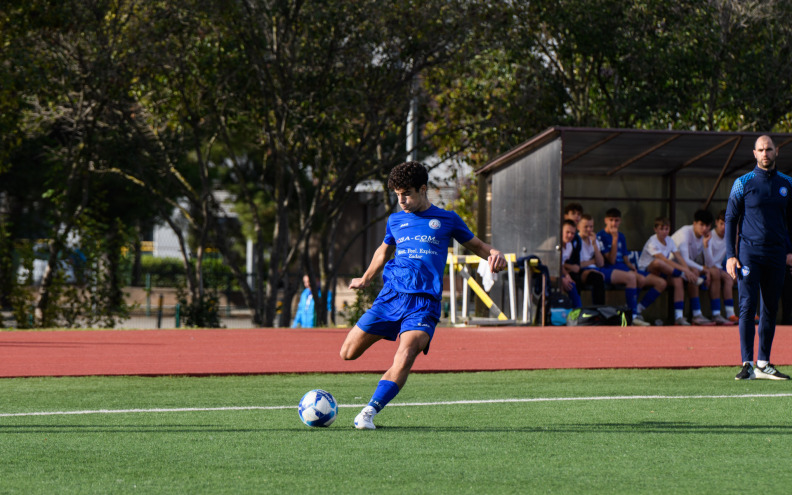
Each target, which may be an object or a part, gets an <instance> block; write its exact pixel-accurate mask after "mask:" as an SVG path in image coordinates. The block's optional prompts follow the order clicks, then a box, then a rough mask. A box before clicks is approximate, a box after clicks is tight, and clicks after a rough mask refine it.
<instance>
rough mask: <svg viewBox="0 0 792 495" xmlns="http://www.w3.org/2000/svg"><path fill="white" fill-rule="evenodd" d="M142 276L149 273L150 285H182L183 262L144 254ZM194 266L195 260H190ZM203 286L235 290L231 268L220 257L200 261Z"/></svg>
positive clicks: (183, 284) (183, 283)
mask: <svg viewBox="0 0 792 495" xmlns="http://www.w3.org/2000/svg"><path fill="white" fill-rule="evenodd" d="M140 263H141V267H142V272H143V274H144V277H145V275H146V274H148V275H150V282H151V286H152V287H184V286H185V285H186V280H185V275H184V263H183V262H182V260H180V259H178V258H156V257H154V256H144V257H143V258H142V259H141V260H140ZM192 263H193V266H195V260H193V261H192ZM202 267H203V280H204V286H205V287H212V288H215V289H218V290H227V289H231V290H237V288H238V286H236V285H235V283H234V281H233V278H232V275H231V269H230V268H229V267H228V265H226V264H225V263H224V262H223V260H222V259H220V258H206V259H204V260H203V263H202Z"/></svg>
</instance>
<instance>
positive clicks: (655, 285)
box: [597, 208, 667, 326]
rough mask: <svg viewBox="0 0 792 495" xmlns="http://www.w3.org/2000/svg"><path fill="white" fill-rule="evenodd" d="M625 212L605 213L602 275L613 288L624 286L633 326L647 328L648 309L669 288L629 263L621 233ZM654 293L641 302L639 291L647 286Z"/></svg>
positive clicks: (600, 237) (601, 236)
mask: <svg viewBox="0 0 792 495" xmlns="http://www.w3.org/2000/svg"><path fill="white" fill-rule="evenodd" d="M621 219H622V218H621V211H619V209H618V208H611V209H609V210H608V211H606V212H605V228H604V229H603V230H600V231H599V232H598V233H597V241H598V242H599V243H600V251H601V252H602V257H603V258H604V259H605V266H603V267H602V268H601V269H600V271H601V272H602V273H603V275H605V281H606V282H608V283H612V284H624V285H625V289H624V298H625V302H626V303H627V306H628V307H629V308H630V309H631V310H632V313H633V325H640V326H646V325H648V324H649V323H648V322H646V320H644V318H643V316H642V315H641V313H642V312H643V310H644V309H646V308H648V307H649V305H650V304H652V303H653V302H654V301H655V299H657V297H658V296H659V295H660V293H661V292H663V290H664V289H665V288H666V285H667V284H666V281H665V280H663V279H662V278H660V277H658V276H657V275H653V274H651V273H648V272H645V271H641V270H638V268H636V267H635V266H634V265H633V264H632V263H630V261H629V260H628V257H629V254H630V251H629V250H628V249H627V238H626V237H624V234H622V233H621V232H619V227H620V226H621ZM647 285H648V286H650V289H649V290H648V291H647V292H646V294H644V297H643V299H641V302H638V290H639V289H640V288H641V287H644V286H647Z"/></svg>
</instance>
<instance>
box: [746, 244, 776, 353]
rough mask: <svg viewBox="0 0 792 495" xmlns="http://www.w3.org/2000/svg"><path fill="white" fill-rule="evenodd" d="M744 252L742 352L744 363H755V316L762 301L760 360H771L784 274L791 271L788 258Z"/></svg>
mask: <svg viewBox="0 0 792 495" xmlns="http://www.w3.org/2000/svg"><path fill="white" fill-rule="evenodd" d="M745 251H746V250H741V252H740V254H739V260H740V264H741V265H742V267H741V268H739V269H737V281H738V291H739V298H740V327H739V328H740V352H741V354H742V362H748V361H753V358H754V337H755V335H756V329H755V325H754V316H755V315H756V305H757V303H758V302H759V298H760V297H761V300H762V313H761V315H760V317H759V354H758V356H757V359H758V360H760V361H770V349H771V348H772V346H773V337H774V336H775V327H776V315H777V314H778V301H779V299H780V298H781V292H782V290H783V288H784V273H785V272H786V270H787V267H786V256H785V255H781V256H777V255H776V256H766V255H751V254H750V253H746V252H745Z"/></svg>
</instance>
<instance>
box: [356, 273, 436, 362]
mask: <svg viewBox="0 0 792 495" xmlns="http://www.w3.org/2000/svg"><path fill="white" fill-rule="evenodd" d="M440 310H441V306H440V301H438V300H437V299H434V298H432V297H429V296H427V295H425V294H407V293H403V292H397V291H395V290H393V289H391V288H390V287H386V288H384V289H382V291H381V292H380V293H379V295H378V296H377V299H375V300H374V304H373V305H372V306H371V309H369V310H368V311H366V312H365V314H363V316H361V317H360V320H358V322H357V326H358V327H359V328H360V329H361V330H363V331H364V332H366V333H370V334H372V335H382V336H383V337H385V339H387V340H396V337H398V336H399V335H401V333H402V332H407V331H410V330H420V331H422V332H425V333H428V334H429V341H430V342H431V340H432V337H433V336H434V331H435V327H436V326H437V323H438V322H439V321H440ZM427 348H428V346H427Z"/></svg>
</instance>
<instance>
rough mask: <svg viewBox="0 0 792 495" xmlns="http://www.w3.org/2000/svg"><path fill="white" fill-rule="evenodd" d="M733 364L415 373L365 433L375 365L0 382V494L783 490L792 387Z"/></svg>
mask: <svg viewBox="0 0 792 495" xmlns="http://www.w3.org/2000/svg"><path fill="white" fill-rule="evenodd" d="M737 371H738V370H737V368H708V369H696V370H544V371H510V372H490V373H454V374H414V375H413V376H411V377H410V380H409V382H408V384H407V386H406V387H405V389H404V390H403V391H402V393H400V394H399V396H397V398H396V399H395V400H394V402H393V403H392V404H391V405H390V406H388V407H387V408H386V409H385V410H384V411H383V412H382V413H381V414H380V415H378V416H377V417H376V418H375V423H376V424H377V425H378V428H377V430H374V431H358V430H355V429H354V428H352V426H351V425H352V419H353V418H354V416H355V414H357V412H358V406H362V405H363V404H364V403H365V402H367V400H368V398H369V396H370V394H371V392H372V391H373V388H374V386H375V385H376V382H377V380H378V379H379V376H378V375H371V374H348V375H316V374H313V375H270V376H234V377H200V378H198V377H157V378H143V377H86V378H28V379H4V380H0V390H2V394H0V473H1V474H0V478H1V479H0V493H26V494H27V493H81V494H82V493H133V492H134V493H427V494H428V493H433V494H434V493H736V492H743V491H760V492H776V493H784V492H786V491H787V490H788V487H789V486H792V474H790V470H789V469H786V467H785V466H788V465H789V464H790V460H792V459H791V458H792V418H790V414H789V411H790V406H792V396H784V395H783V394H792V383H790V382H768V381H751V382H736V381H735V380H734V379H733V377H734V374H735V373H736V372H737ZM312 388H323V389H325V390H328V391H330V392H331V393H333V394H334V396H335V397H336V399H337V400H338V402H339V403H340V405H341V406H342V407H341V408H340V409H339V417H338V419H337V421H336V422H335V424H333V425H332V426H330V427H329V428H308V427H306V426H304V425H303V424H302V423H301V422H300V421H299V418H298V416H297V411H296V404H297V401H298V400H299V399H300V397H301V396H302V394H303V393H305V392H306V391H308V390H310V389H312ZM749 394H750V395H757V396H756V397H747V396H746V395H749ZM767 395H770V396H767ZM646 396H656V397H653V398H645V397H646ZM665 396H668V397H665ZM721 396H726V397H721ZM740 396H742V397H740ZM629 397H634V398H629ZM638 397H642V398H638ZM511 399H520V400H521V399H529V400H531V401H527V402H504V401H508V400H511ZM535 399H547V400H538V401H537V400H535ZM558 399H564V400H558ZM458 401H491V402H484V403H472V404H471V403H454V402H458ZM350 405H356V407H347V406H350ZM247 406H256V407H273V406H288V407H287V408H285V409H264V410H262V409H255V410H238V409H234V410H222V411H217V410H200V411H190V412H174V411H168V409H174V408H218V407H247ZM127 409H135V410H140V409H143V410H144V411H134V412H124V413H118V412H93V413H90V414H53V415H35V416H10V414H21V413H33V412H56V411H60V412H75V411H99V410H109V411H118V410H127ZM148 409H164V411H145V410H148Z"/></svg>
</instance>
